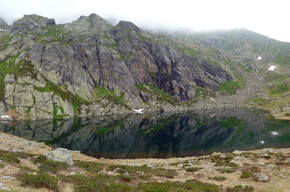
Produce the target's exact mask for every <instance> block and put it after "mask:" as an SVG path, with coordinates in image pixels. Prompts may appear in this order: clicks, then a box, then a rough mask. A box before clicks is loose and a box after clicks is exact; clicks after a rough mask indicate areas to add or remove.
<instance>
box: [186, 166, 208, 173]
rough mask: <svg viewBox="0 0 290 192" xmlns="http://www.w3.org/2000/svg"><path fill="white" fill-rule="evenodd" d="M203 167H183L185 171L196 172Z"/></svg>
mask: <svg viewBox="0 0 290 192" xmlns="http://www.w3.org/2000/svg"><path fill="white" fill-rule="evenodd" d="M201 169H203V168H202V167H188V168H184V170H185V171H187V172H196V171H199V170H201Z"/></svg>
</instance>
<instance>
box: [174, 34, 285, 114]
mask: <svg viewBox="0 0 290 192" xmlns="http://www.w3.org/2000/svg"><path fill="white" fill-rule="evenodd" d="M173 36H175V37H177V38H179V39H181V40H183V41H187V42H197V43H200V44H202V45H203V46H205V47H208V48H214V49H217V50H219V51H220V52H222V53H224V54H225V55H226V56H227V57H228V58H230V59H231V61H232V62H233V64H235V65H236V66H238V67H239V68H240V69H241V70H242V71H241V72H242V74H243V75H244V77H246V76H247V78H252V77H254V76H260V77H262V78H263V79H264V83H263V85H262V86H263V89H262V90H260V93H259V94H258V95H257V96H254V97H252V98H251V99H248V100H247V101H246V102H245V104H246V105H250V106H254V107H262V108H264V109H267V110H271V111H272V112H273V113H274V115H276V116H288V117H289V115H290V108H289V106H290V43H286V42H280V41H277V40H274V39H270V38H268V37H266V36H263V35H260V34H258V33H255V32H252V31H248V30H245V29H236V30H228V31H217V32H203V33H192V34H185V33H177V34H173ZM259 57H260V58H259ZM258 58H259V59H258ZM270 66H275V67H276V68H275V70H274V71H270V70H269V67H270ZM247 78H246V79H247Z"/></svg>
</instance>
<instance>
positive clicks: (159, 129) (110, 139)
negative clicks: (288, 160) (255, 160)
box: [0, 108, 290, 158]
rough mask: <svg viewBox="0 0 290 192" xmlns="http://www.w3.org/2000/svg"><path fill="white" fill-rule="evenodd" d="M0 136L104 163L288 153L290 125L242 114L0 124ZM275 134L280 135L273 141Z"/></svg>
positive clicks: (204, 112)
mask: <svg viewBox="0 0 290 192" xmlns="http://www.w3.org/2000/svg"><path fill="white" fill-rule="evenodd" d="M0 130H1V131H3V132H6V133H9V134H13V135H16V136H19V137H23V138H25V139H28V140H36V141H44V142H45V143H47V144H50V145H52V146H55V147H63V148H68V149H71V150H78V151H81V152H82V153H84V154H87V155H90V156H94V157H105V158H149V157H162V158H164V157H173V156H175V157H177V156H178V157H182V156H191V155H202V154H208V153H211V152H213V151H222V152H226V151H233V150H236V149H238V150H250V149H256V148H264V147H290V122H289V121H283V120H275V119H273V117H272V116H270V115H269V114H268V113H266V112H263V111H256V110H249V109H241V108H235V109H223V110H197V111H191V112H187V113H178V114H177V113H173V112H172V113H169V112H168V113H155V114H131V115H125V114H123V115H120V114H119V115H114V116H99V117H92V118H75V119H70V120H41V121H26V122H23V121H17V122H11V123H0ZM273 131H276V132H278V135H272V134H271V132H273ZM262 143H263V144H262Z"/></svg>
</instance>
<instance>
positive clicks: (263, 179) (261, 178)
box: [256, 172, 270, 182]
mask: <svg viewBox="0 0 290 192" xmlns="http://www.w3.org/2000/svg"><path fill="white" fill-rule="evenodd" d="M256 179H257V181H259V182H268V181H269V179H270V178H269V176H268V175H266V174H265V173H262V172H261V173H259V174H258V175H257V176H256Z"/></svg>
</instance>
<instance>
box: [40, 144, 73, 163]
mask: <svg viewBox="0 0 290 192" xmlns="http://www.w3.org/2000/svg"><path fill="white" fill-rule="evenodd" d="M44 155H45V156H46V157H47V158H48V159H49V160H52V161H59V162H63V163H66V164H68V165H73V159H72V155H71V152H70V151H69V150H67V149H64V148H58V149H55V150H53V151H51V152H49V153H46V154H44Z"/></svg>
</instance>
